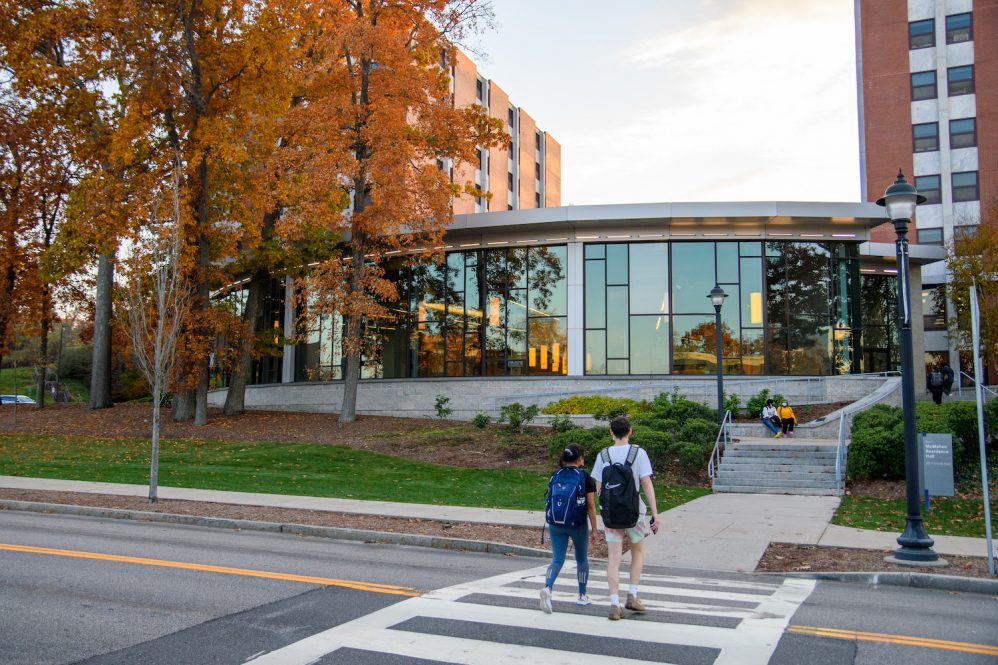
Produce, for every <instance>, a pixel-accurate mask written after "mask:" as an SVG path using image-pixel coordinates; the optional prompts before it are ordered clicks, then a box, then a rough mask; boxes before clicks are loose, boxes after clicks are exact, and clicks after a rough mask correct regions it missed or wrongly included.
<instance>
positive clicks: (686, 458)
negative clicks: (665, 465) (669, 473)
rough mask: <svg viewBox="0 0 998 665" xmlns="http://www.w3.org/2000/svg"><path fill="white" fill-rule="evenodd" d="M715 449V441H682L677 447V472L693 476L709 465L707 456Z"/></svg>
mask: <svg viewBox="0 0 998 665" xmlns="http://www.w3.org/2000/svg"><path fill="white" fill-rule="evenodd" d="M713 449H714V443H713V441H712V442H710V443H708V444H704V443H703V442H701V441H680V442H679V443H677V444H676V447H675V459H676V472H677V473H679V474H681V475H683V476H693V475H696V474H697V473H699V472H700V471H701V470H702V469H703V468H704V467H705V466H706V465H707V457H708V456H710V452H711V451H712V450H713Z"/></svg>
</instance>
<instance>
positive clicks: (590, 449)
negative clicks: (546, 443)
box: [549, 426, 613, 467]
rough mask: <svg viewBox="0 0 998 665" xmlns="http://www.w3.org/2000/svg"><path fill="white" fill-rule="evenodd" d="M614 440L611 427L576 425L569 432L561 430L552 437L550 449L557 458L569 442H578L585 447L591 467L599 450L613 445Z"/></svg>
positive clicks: (587, 460)
mask: <svg viewBox="0 0 998 665" xmlns="http://www.w3.org/2000/svg"><path fill="white" fill-rule="evenodd" d="M612 442H613V440H612V439H611V438H610V428H609V427H602V426H598V427H593V428H591V429H585V428H583V427H576V428H575V429H571V430H568V431H567V432H559V433H557V434H555V435H554V436H553V437H551V444H550V449H549V450H550V452H551V456H552V457H554V458H555V459H557V458H559V457H561V453H562V451H563V450H565V448H566V447H568V444H570V443H577V444H579V445H580V446H582V447H583V449H585V451H586V462H587V464H588V466H590V467H591V466H592V464H591V463H590V462H591V461H593V460H595V459H596V455H598V454H599V451H601V450H603V449H604V448H606V447H607V446H609V445H611V444H612Z"/></svg>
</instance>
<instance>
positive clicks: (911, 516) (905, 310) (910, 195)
mask: <svg viewBox="0 0 998 665" xmlns="http://www.w3.org/2000/svg"><path fill="white" fill-rule="evenodd" d="M924 202H925V197H924V196H922V195H921V194H919V193H918V190H916V189H915V188H914V186H912V185H910V184H908V182H907V181H906V180H905V179H904V174H903V173H902V172H901V170H900V169H899V170H898V177H897V180H896V181H895V182H894V184H893V185H891V186H890V187H888V188H887V191H886V192H884V196H883V198H881V199H878V200H877V205H879V206H883V207H884V208H886V210H887V217H888V218H889V219H890V220H891V223H892V224H894V231H895V232H896V233H897V242H896V243H895V248H896V250H897V270H898V309H899V310H900V324H901V326H900V327H901V329H900V338H901V406H902V410H903V416H904V475H905V488H906V494H907V510H908V515H907V518H906V520H905V525H904V533H902V534H901V535H900V536H899V537H898V539H897V540H898V544H899V545H900V546H901V547H899V548H898V549H897V550H896V551H895V553H894V557H893V560H894V561H897V562H899V563H907V564H909V565H918V564H925V563H926V562H929V563H931V562H934V561H938V559H939V555H938V554H936V552H935V551H934V550H933V549H932V545H933V540H932V539H931V538H929V535H928V534H927V533H926V532H925V525H924V524H923V523H922V512H921V506H920V504H919V496H918V447H917V445H916V442H915V367H914V360H913V358H912V350H911V288H910V287H909V286H908V223H909V222H911V218H912V217H913V216H914V214H915V206H916V205H918V204H919V203H924Z"/></svg>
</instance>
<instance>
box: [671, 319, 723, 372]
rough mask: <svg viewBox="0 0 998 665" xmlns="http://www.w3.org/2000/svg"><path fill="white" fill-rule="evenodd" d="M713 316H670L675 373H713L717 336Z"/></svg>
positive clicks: (673, 369) (714, 370) (715, 369)
mask: <svg viewBox="0 0 998 665" xmlns="http://www.w3.org/2000/svg"><path fill="white" fill-rule="evenodd" d="M715 329H716V326H715V324H714V317H712V316H690V315H675V316H673V317H672V371H673V373H674V374H716V373H717V347H716V344H717V337H716V336H715Z"/></svg>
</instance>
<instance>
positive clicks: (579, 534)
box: [541, 443, 596, 614]
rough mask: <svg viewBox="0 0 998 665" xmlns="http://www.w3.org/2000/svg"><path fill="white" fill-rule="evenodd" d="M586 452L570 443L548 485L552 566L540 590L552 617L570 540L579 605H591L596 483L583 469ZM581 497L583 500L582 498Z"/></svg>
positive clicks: (543, 602) (548, 518)
mask: <svg viewBox="0 0 998 665" xmlns="http://www.w3.org/2000/svg"><path fill="white" fill-rule="evenodd" d="M585 463H586V451H585V450H583V449H582V446H580V445H579V444H577V443H570V444H568V447H566V448H565V450H563V451H562V453H561V459H560V460H558V468H557V469H556V470H555V472H554V473H552V474H551V480H550V481H549V482H548V502H547V503H548V506H547V511H546V512H547V528H548V531H549V533H550V534H551V564H550V565H549V566H548V572H547V576H546V577H545V578H544V588H543V589H541V611H543V612H544V613H545V614H551V592H552V590H553V589H554V581H555V580H556V579H558V573H560V572H561V567H562V566H563V565H565V554H566V553H567V552H568V539H569V538H571V539H572V545H573V546H574V547H575V576H576V578H577V579H578V581H579V597H578V599H577V600H576V601H575V604H576V605H588V604H590V603H591V602H593V601H591V600H590V599H589V596H587V595H586V584H587V583H588V582H589V541H590V540H592V541H593V542H596V499H595V497H596V481H595V480H593V477H592V476H590V475H589V472H588V471H586V470H585V468H584V467H583V465H584V464H585ZM580 495H581V496H580Z"/></svg>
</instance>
